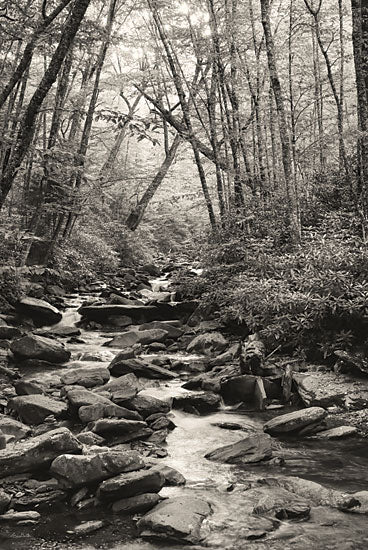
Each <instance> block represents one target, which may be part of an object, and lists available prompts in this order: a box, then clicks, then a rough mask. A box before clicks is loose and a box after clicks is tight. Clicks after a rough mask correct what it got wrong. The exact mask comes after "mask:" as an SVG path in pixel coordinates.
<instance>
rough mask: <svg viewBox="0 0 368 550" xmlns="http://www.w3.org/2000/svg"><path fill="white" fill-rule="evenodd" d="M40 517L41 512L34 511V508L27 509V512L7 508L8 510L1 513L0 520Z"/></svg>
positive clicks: (27, 519)
mask: <svg viewBox="0 0 368 550" xmlns="http://www.w3.org/2000/svg"><path fill="white" fill-rule="evenodd" d="M40 518H41V514H40V513H39V512H35V511H34V510H29V511H28V512H12V511H11V510H9V512H6V514H3V515H2V516H0V521H14V522H19V521H32V522H33V521H38V520H39V519H40Z"/></svg>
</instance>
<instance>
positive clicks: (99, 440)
mask: <svg viewBox="0 0 368 550" xmlns="http://www.w3.org/2000/svg"><path fill="white" fill-rule="evenodd" d="M77 439H78V441H79V442H80V443H82V444H83V445H89V446H92V445H103V444H104V443H105V439H104V438H103V437H101V436H100V435H97V434H94V433H93V432H81V433H80V434H78V435H77Z"/></svg>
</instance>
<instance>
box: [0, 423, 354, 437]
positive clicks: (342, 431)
mask: <svg viewBox="0 0 368 550" xmlns="http://www.w3.org/2000/svg"><path fill="white" fill-rule="evenodd" d="M0 428H1V424H0ZM357 433H358V428H356V427H355V426H338V427H337V428H331V429H330V430H323V432H319V433H318V434H317V435H315V436H314V437H317V438H318V439H343V438H345V437H351V436H352V435H356V434H357Z"/></svg>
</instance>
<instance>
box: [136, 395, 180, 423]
mask: <svg viewBox="0 0 368 550" xmlns="http://www.w3.org/2000/svg"><path fill="white" fill-rule="evenodd" d="M126 407H129V408H132V409H135V410H136V411H138V412H139V414H140V415H141V416H143V418H147V417H148V416H151V415H152V414H155V413H165V414H166V413H168V412H169V411H170V405H169V404H168V403H166V402H165V401H162V400H161V399H157V397H152V396H151V395H142V394H138V395H136V397H134V398H133V399H130V400H129V401H127V403H126Z"/></svg>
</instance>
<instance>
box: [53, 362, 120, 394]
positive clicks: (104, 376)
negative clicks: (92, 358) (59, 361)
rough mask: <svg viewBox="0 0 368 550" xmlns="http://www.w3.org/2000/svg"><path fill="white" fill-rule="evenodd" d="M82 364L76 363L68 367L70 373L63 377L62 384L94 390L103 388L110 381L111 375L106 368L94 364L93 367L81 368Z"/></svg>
mask: <svg viewBox="0 0 368 550" xmlns="http://www.w3.org/2000/svg"><path fill="white" fill-rule="evenodd" d="M80 364H81V363H79V362H75V363H72V364H70V365H69V366H68V371H67V372H66V373H65V374H63V375H62V376H61V382H62V384H64V385H66V386H71V385H74V384H76V385H78V386H84V387H85V388H93V387H95V386H102V385H103V384H105V383H106V382H108V380H109V379H110V373H109V371H108V369H107V368H106V367H101V366H95V364H94V363H93V364H92V366H79V365H80ZM82 364H83V363H82Z"/></svg>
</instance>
